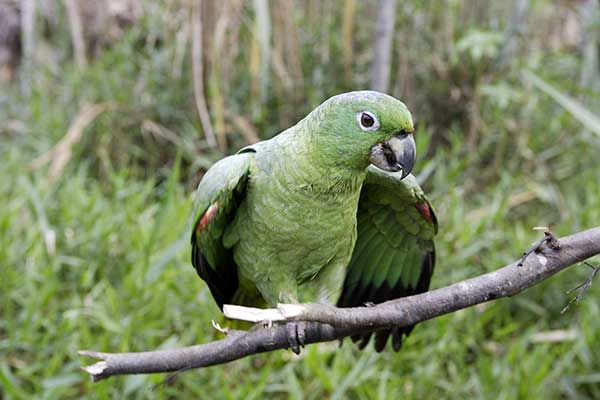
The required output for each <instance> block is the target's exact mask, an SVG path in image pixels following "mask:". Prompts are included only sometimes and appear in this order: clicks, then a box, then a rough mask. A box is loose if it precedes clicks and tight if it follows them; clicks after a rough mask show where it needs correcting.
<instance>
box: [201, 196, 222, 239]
mask: <svg viewBox="0 0 600 400" xmlns="http://www.w3.org/2000/svg"><path fill="white" fill-rule="evenodd" d="M217 211H219V204H218V203H213V204H211V205H210V207H208V210H206V212H205V213H204V214H203V215H202V217H200V221H198V225H196V235H200V232H202V231H203V230H204V228H205V227H206V225H208V224H209V223H210V222H211V221H212V220H213V219H215V217H216V216H217Z"/></svg>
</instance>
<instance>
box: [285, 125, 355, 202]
mask: <svg viewBox="0 0 600 400" xmlns="http://www.w3.org/2000/svg"><path fill="white" fill-rule="evenodd" d="M293 139H294V142H296V143H295V144H294V145H289V144H286V145H284V146H283V152H284V153H285V157H284V159H285V160H286V162H285V164H284V166H285V168H287V169H288V171H287V173H286V175H287V176H288V178H289V180H290V182H289V183H290V184H292V185H293V186H296V187H301V188H303V189H304V190H308V191H311V192H313V193H315V194H319V195H325V196H327V195H332V196H334V197H338V196H340V195H350V196H353V195H358V194H359V193H360V190H361V187H362V184H363V181H364V179H365V176H366V167H365V168H364V169H362V170H361V169H359V168H353V167H352V168H350V167H348V166H346V165H345V164H343V163H340V162H338V161H337V160H336V158H335V155H331V154H327V155H326V154H322V152H321V151H320V149H315V148H314V143H312V142H311V141H310V140H308V139H309V138H307V137H298V136H296V137H294V138H293ZM292 181H293V182H292Z"/></svg>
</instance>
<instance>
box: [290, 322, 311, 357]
mask: <svg viewBox="0 0 600 400" xmlns="http://www.w3.org/2000/svg"><path fill="white" fill-rule="evenodd" d="M285 332H286V334H287V340H288V344H289V345H290V348H291V349H292V351H293V352H294V353H296V354H300V348H301V347H304V345H305V344H306V324H305V323H304V322H303V321H293V322H288V323H286V324H285Z"/></svg>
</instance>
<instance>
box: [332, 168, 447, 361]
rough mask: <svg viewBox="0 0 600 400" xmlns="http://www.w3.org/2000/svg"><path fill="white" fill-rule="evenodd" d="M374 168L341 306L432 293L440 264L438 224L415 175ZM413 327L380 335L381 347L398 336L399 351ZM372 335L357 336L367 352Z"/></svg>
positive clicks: (396, 346)
mask: <svg viewBox="0 0 600 400" xmlns="http://www.w3.org/2000/svg"><path fill="white" fill-rule="evenodd" d="M400 177H401V173H399V172H398V173H389V172H385V171H382V170H380V169H378V168H375V167H373V166H370V167H369V169H368V173H367V178H366V180H365V183H364V185H363V188H362V191H361V194H360V201H359V204H358V212H357V225H358V226H357V230H358V237H357V240H356V245H355V247H354V252H353V254H352V259H351V261H350V264H349V266H348V271H347V274H346V279H345V281H344V288H343V291H342V296H341V297H340V300H339V302H338V306H339V307H358V306H363V305H365V303H382V302H384V301H387V300H391V299H396V298H399V297H404V296H410V295H413V294H417V293H422V292H425V291H427V290H428V288H429V282H430V279H431V275H432V274H433V267H434V262H435V249H434V244H433V237H434V235H435V233H436V232H437V220H436V217H435V214H434V212H433V209H432V208H431V205H430V204H429V201H428V200H427V198H426V197H425V194H424V193H423V191H422V189H421V187H420V186H419V184H418V183H417V181H416V179H415V177H414V176H412V175H408V176H407V177H406V178H405V179H403V180H401V179H400ZM412 328H413V326H409V327H403V328H393V329H386V330H380V331H377V332H375V349H376V350H377V351H381V350H383V348H384V347H385V344H386V342H387V339H388V337H389V336H390V335H392V343H393V348H394V350H396V351H398V349H400V346H401V344H402V336H403V335H408V334H409V333H410V331H411V330H412ZM370 337H371V333H368V334H365V335H362V336H357V337H353V340H354V341H357V340H361V343H360V347H361V348H363V347H364V346H366V345H367V343H368V342H369V339H370Z"/></svg>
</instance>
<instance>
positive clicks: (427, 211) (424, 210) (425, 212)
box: [415, 201, 433, 224]
mask: <svg viewBox="0 0 600 400" xmlns="http://www.w3.org/2000/svg"><path fill="white" fill-rule="evenodd" d="M415 208H416V209H417V211H418V212H419V214H421V215H422V216H423V218H425V220H427V222H429V223H431V224H433V217H432V215H431V208H429V204H427V202H426V201H424V202H422V203H418V204H415Z"/></svg>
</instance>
